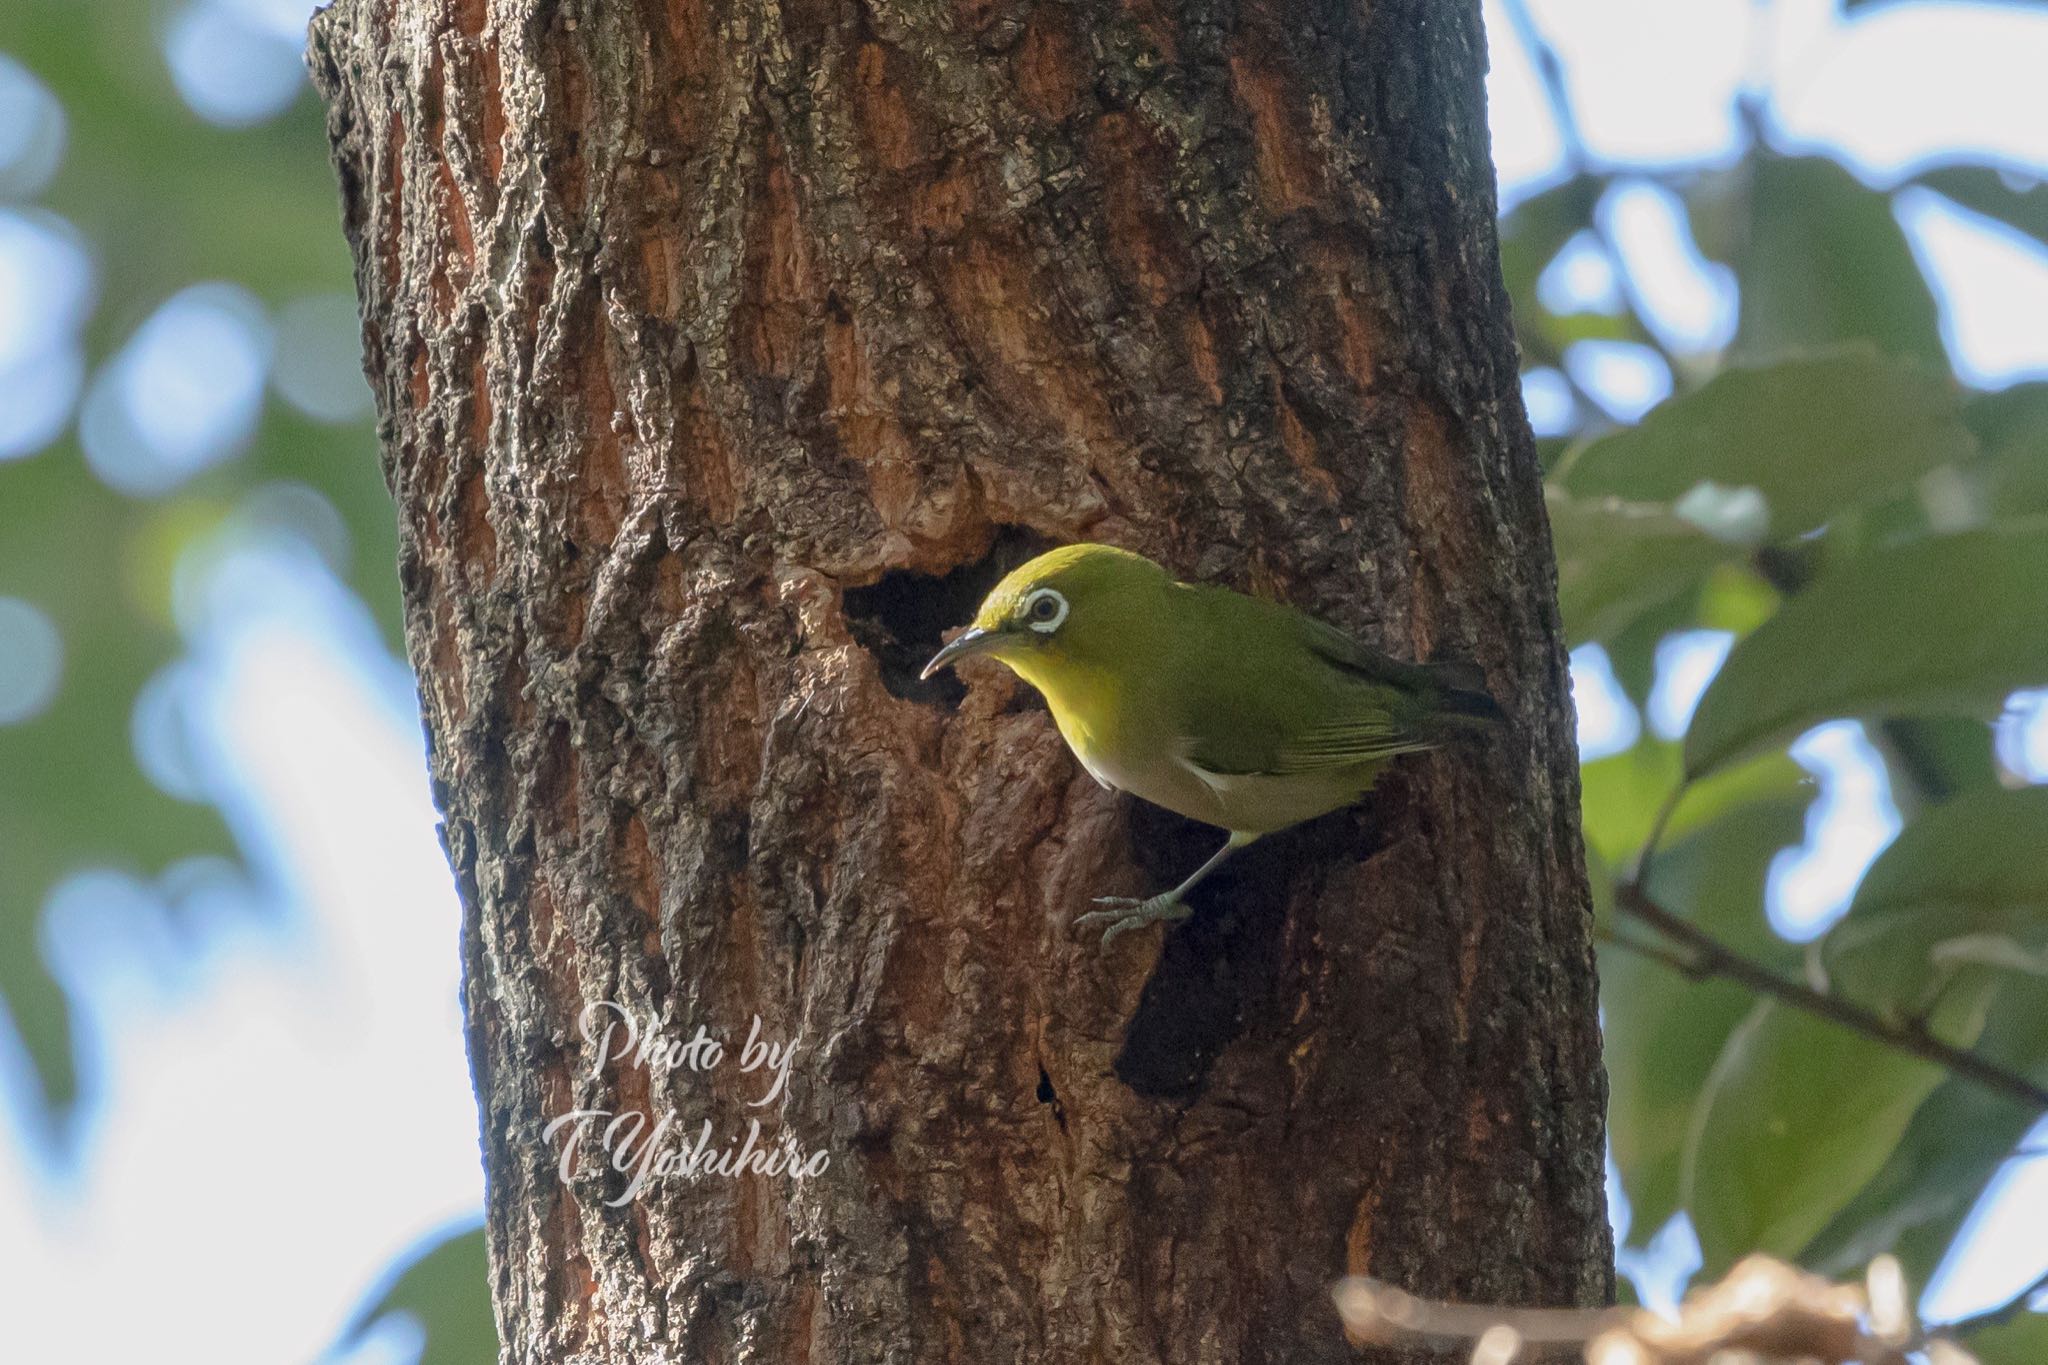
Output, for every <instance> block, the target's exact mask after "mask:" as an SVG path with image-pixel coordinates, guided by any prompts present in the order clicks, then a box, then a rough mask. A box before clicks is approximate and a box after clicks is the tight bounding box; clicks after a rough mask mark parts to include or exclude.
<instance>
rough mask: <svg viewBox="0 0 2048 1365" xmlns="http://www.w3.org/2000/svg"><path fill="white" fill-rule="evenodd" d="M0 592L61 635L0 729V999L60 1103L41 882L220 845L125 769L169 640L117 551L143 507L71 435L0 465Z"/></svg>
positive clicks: (61, 1029) (144, 870)
mask: <svg viewBox="0 0 2048 1365" xmlns="http://www.w3.org/2000/svg"><path fill="white" fill-rule="evenodd" d="M0 505H4V506H6V507H7V509H8V511H9V514H10V515H9V516H8V519H7V520H8V527H7V534H6V535H5V536H4V537H0V596H9V597H19V598H22V599H23V600H25V601H27V602H29V603H30V604H31V605H33V606H35V607H36V608H37V609H39V610H40V611H42V612H43V613H44V614H46V615H47V616H48V617H49V618H50V620H51V621H52V623H53V624H54V625H55V626H56V627H57V630H58V633H59V634H60V636H61V637H62V639H63V642H64V671H63V677H62V681H61V683H60V684H59V687H58V691H57V693H56V696H55V698H54V700H53V701H52V703H51V705H50V709H49V710H48V711H46V712H44V713H43V714H42V715H40V716H37V717H35V718H34V719H32V720H29V721H27V722H25V723H22V724H18V725H7V726H0V773H5V774H7V776H8V778H9V780H8V781H6V782H0V865H4V867H5V869H6V875H5V878H4V880H0V996H4V997H5V1000H6V1005H7V1011H8V1014H9V1016H10V1017H11V1018H12V1020H13V1022H14V1025H15V1028H16V1029H17V1031H18V1032H19V1034H20V1036H21V1039H22V1042H23V1045H24V1046H25V1047H26V1049H27V1051H28V1054H29V1057H30V1058H31V1060H32V1061H33V1062H34V1064H35V1067H36V1072H37V1075H38V1077H39V1078H40V1080H41V1082H42V1089H43V1098H44V1100H45V1102H46V1103H48V1104H49V1105H50V1106H51V1107H52V1108H55V1109H61V1108H63V1107H65V1106H66V1105H68V1104H69V1103H70V1102H71V1100H72V1099H73V1098H74V1094H75V1086H76V1077H75V1073H74V1069H73V1064H72V1058H71V1047H70V1032H69V1028H68V1025H67V1022H66V1016H67V1008H66V1004H65V1001H64V998H63V996H62V994H61V993H60V992H59V991H58V990H57V989H56V988H55V986H54V984H53V983H52V982H51V981H50V980H49V979H48V977H47V976H46V975H45V969H44V965H43V957H42V953H41V949H40V937H41V920H42V905H43V900H44V897H45V896H46V895H47V894H48V893H49V891H50V889H51V886H52V884H53V883H55V882H56V881H58V880H59V879H60V878H61V877H63V876H65V875H66V874H68V873H71V872H75V871H78V870H80V869H82V868H85V867H89V866H112V867H119V868H124V869H127V870H130V871H134V872H138V873H141V874H143V875H145V876H154V875H155V874H156V873H158V872H160V871H161V870H162V869H163V868H164V867H165V865H167V864H168V863H170V862H172V861H175V860H176V859H179V858H181V857H186V856H189V855H194V854H200V853H226V852H229V851H231V846H230V844H229V842H228V839H227V832H226V829H225V827H224V826H223V825H222V823H221V820H220V817H219V815H218V814H217V813H216V812H215V811H214V809H213V808H212V807H211V806H206V805H196V804H192V803H189V802H185V801H180V800H177V799H175V798H173V797H171V796H168V795H166V794H165V793H164V792H162V791H161V790H159V789H158V788H157V787H156V786H154V785H153V784H152V783H151V782H150V781H149V779H148V778H147V777H145V776H144V775H143V772H142V769H141V768H140V767H139V766H138V765H137V763H136V759H135V751H134V743H133V738H132V736H133V715H134V708H135V699H136V694H137V693H138V692H139V691H140V690H141V688H142V686H143V684H144V683H145V682H147V681H148V680H149V679H150V678H151V677H152V675H154V674H155V673H156V671H157V670H158V669H159V668H160V667H161V666H162V665H163V664H164V663H166V662H168V660H169V658H170V656H171V654H172V653H173V651H174V650H175V649H176V648H177V644H178V642H177V638H176V636H175V635H173V634H172V633H171V632H170V631H169V630H168V629H167V628H166V627H164V626H163V625H161V624H157V623H154V622H151V621H149V620H146V619H143V618H142V617H141V616H140V615H139V614H138V612H137V611H136V607H135V603H134V601H133V599H132V596H131V593H132V581H133V580H132V578H131V576H130V575H129V574H128V573H127V572H125V569H126V567H127V566H126V565H125V564H124V562H123V558H124V555H125V554H126V553H127V552H128V550H129V547H130V546H131V544H132V538H133V535H134V534H135V531H136V529H137V528H138V527H139V526H140V525H141V524H142V523H143V522H144V520H145V518H146V516H147V513H148V511H149V510H150V508H149V505H148V504H138V503H135V502H131V501H129V500H128V499H125V498H122V497H119V496H117V495H116V494H113V493H111V492H108V491H107V490H106V489H105V488H103V487H102V486H101V485H100V484H99V483H98V482H97V481H96V480H94V479H93V478H92V476H91V475H89V474H88V473H87V472H86V471H85V467H84V462H83V460H82V459H80V457H79V456H78V454H77V452H76V449H75V447H69V446H59V447H57V448H56V449H54V450H50V451H46V452H44V453H43V454H42V455H40V456H37V457H36V458H33V459H28V460H21V461H17V462H14V463H11V464H0Z"/></svg>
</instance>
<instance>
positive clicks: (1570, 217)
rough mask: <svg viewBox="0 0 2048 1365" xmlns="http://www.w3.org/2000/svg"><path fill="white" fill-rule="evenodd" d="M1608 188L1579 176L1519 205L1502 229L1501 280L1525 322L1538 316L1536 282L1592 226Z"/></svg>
mask: <svg viewBox="0 0 2048 1365" xmlns="http://www.w3.org/2000/svg"><path fill="white" fill-rule="evenodd" d="M1605 189H1606V183H1605V182H1604V181H1603V180H1601V179H1599V178H1598V177H1596V176H1590V175H1580V176H1574V177H1573V178H1572V179H1570V180H1567V181H1565V182H1564V183H1563V184H1562V185H1558V186H1556V187H1554V188H1552V189H1548V190H1545V191H1544V192H1543V193H1541V194H1538V195H1533V196H1531V197H1530V198H1528V199H1525V200H1523V201H1522V202H1521V203H1519V204H1517V205H1516V206H1515V208H1514V211H1513V212H1512V213H1510V214H1508V215H1507V216H1506V217H1504V218H1502V219H1501V223H1500V269H1501V277H1502V279H1503V280H1504V281H1505V282H1506V284H1507V287H1508V297H1509V298H1511V299H1513V300H1514V304H1515V312H1516V314H1517V315H1518V316H1519V317H1521V318H1522V319H1524V320H1525V321H1526V320H1527V319H1529V318H1533V317H1535V316H1536V315H1537V314H1538V313H1540V312H1541V311H1542V310H1541V309H1540V308H1539V307H1538V305H1537V303H1536V280H1537V278H1538V277H1539V276H1541V275H1542V274H1543V270H1544V267H1545V266H1548V265H1549V264H1550V263H1551V261H1552V260H1554V259H1555V258H1556V256H1557V253H1558V252H1560V251H1562V250H1564V244H1565V243H1566V242H1569V241H1570V240H1571V239H1572V238H1573V237H1574V236H1576V235H1578V234H1579V233H1580V232H1583V231H1585V230H1586V229H1587V228H1589V227H1591V226H1592V225H1593V210H1594V208H1595V207H1596V206H1597V205H1598V204H1599V202H1600V195H1601V193H1602V192H1603V191H1604V190H1605Z"/></svg>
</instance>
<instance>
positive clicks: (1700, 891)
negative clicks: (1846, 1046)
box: [1600, 799, 1805, 1232]
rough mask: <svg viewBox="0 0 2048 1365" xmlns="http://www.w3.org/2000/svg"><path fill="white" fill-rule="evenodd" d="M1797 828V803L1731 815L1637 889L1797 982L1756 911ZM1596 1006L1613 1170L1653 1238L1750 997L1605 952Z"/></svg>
mask: <svg viewBox="0 0 2048 1365" xmlns="http://www.w3.org/2000/svg"><path fill="white" fill-rule="evenodd" d="M1804 820H1805V803H1804V802H1803V801H1798V800H1789V799H1780V800H1775V801H1768V802H1762V803H1759V804H1754V805H1748V806H1743V807H1739V808H1737V809H1735V810H1733V811H1730V812H1728V813H1726V814H1725V815H1724V816H1723V817H1722V818H1721V819H1719V820H1717V821H1715V822H1714V823H1712V824H1710V825H1708V826H1706V827H1705V828H1704V829H1702V830H1700V831H1699V832H1697V833H1695V834H1694V835H1692V836H1691V837H1690V838H1687V839H1684V840H1681V841H1679V842H1677V843H1675V844H1673V845H1672V846H1671V847H1669V848H1667V849H1666V850H1665V852H1664V853H1663V854H1661V855H1660V856H1659V857H1658V858H1657V859H1656V860H1655V862H1654V863H1653V864H1652V865H1651V868H1650V880H1649V883H1648V888H1647V889H1648V891H1649V893H1650V895H1651V896H1652V897H1653V898H1654V899H1655V900H1656V901H1657V902H1658V904H1660V905H1663V906H1665V907H1666V908H1668V909H1670V910H1672V911H1673V912H1675V913H1677V914H1680V915H1683V916H1684V917H1685V918H1686V919H1687V920H1689V921H1691V922H1692V923H1694V924H1697V925H1698V926H1699V927H1700V928H1702V929H1704V930H1706V931H1707V932H1708V933H1710V934H1712V935H1714V937H1715V938H1717V939H1719V940H1720V941H1722V942H1724V943H1726V944H1728V945H1729V946H1730V947H1731V948H1734V949H1736V950H1737V951H1739V952H1742V953H1744V954H1746V955H1748V956H1751V957H1755V958H1758V959H1760V960H1763V961H1766V962H1769V963H1771V964H1772V965H1774V966H1776V967H1778V968H1779V969H1780V970H1784V971H1796V970H1797V962H1798V953H1797V950H1796V949H1794V948H1793V947H1792V946H1791V945H1789V944H1787V943H1785V942H1784V941H1783V940H1781V939H1779V938H1778V937H1777V936H1776V935H1774V934H1773V933H1772V932H1771V930H1770V926H1769V925H1768V924H1767V923H1766V922H1765V919H1764V913H1763V899H1764V883H1765V879H1766V877H1767V876H1768V874H1769V871H1770V865H1771V859H1772V858H1773V857H1774V856H1775V855H1776V854H1777V852H1778V851H1779V850H1780V849H1782V848H1785V847H1787V846H1789V845H1792V844H1796V843H1798V842H1799V840H1800V838H1801V836H1802V833H1803V831H1804V828H1805V825H1804ZM1600 1002H1601V1006H1602V1009H1603V1011H1604V1013H1605V1018H1606V1026H1605V1033H1604V1037H1605V1050H1606V1061H1607V1077H1608V1116H1609V1131H1610V1134H1611V1140H1612V1143H1613V1151H1614V1160H1615V1164H1616V1166H1617V1167H1619V1168H1620V1171H1621V1180H1622V1187H1623V1188H1624V1189H1625V1190H1627V1191H1628V1197H1629V1203H1630V1206H1631V1208H1632V1209H1633V1213H1634V1221H1635V1226H1636V1227H1639V1228H1642V1229H1644V1230H1645V1231H1646V1232H1647V1231H1654V1230H1655V1229H1657V1228H1659V1227H1661V1226H1663V1224H1664V1223H1665V1221H1666V1220H1668V1219H1669V1218H1670V1216H1671V1214H1672V1213H1673V1212H1675V1211H1676V1209H1677V1208H1678V1203H1679V1175H1680V1160H1681V1156H1682V1154H1683V1150H1684V1145H1685V1137H1686V1133H1687V1131H1688V1129H1689V1128H1690V1126H1691V1123H1692V1116H1693V1111H1694V1105H1695V1102H1696V1101H1697V1099H1698V1096H1699V1093H1700V1090H1701V1088H1702V1087H1703V1086H1704V1085H1705V1084H1706V1080H1707V1076H1708V1074H1709V1073H1710V1072H1711V1071H1712V1069H1713V1067H1714V1063H1715V1061H1716V1059H1718V1058H1719V1057H1720V1056H1721V1053H1722V1051H1723V1049H1724V1047H1725V1045H1726V1042H1727V1038H1728V1035H1729V1033H1730V1031H1731V1030H1733V1029H1734V1028H1735V1026H1736V1025H1737V1024H1738V1023H1740V1022H1741V1021H1742V1019H1743V1017H1744V1016H1745V1015H1746V1014H1747V1013H1748V1012H1749V1009H1750V1007H1751V1005H1752V1004H1753V1003H1754V997H1753V996H1752V995H1750V993H1749V992H1748V991H1746V990H1745V989H1743V988H1742V987H1740V986H1737V985H1733V984H1731V983H1728V982H1725V981H1713V980H1706V981H1694V980H1690V979H1688V978H1686V977H1685V976H1682V975H1680V974H1679V973H1677V972H1675V971H1673V970H1672V969H1671V968H1670V967H1668V966H1666V965H1664V964H1663V963H1661V962H1655V961H1652V960H1650V959H1649V958H1647V957H1644V956H1642V955H1641V954H1638V953H1634V952H1631V951H1629V950H1628V949H1626V948H1622V947H1613V946H1607V947H1603V948H1602V949H1601V953H1600Z"/></svg>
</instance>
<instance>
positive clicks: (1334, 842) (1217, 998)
mask: <svg viewBox="0 0 2048 1365" xmlns="http://www.w3.org/2000/svg"><path fill="white" fill-rule="evenodd" d="M1366 800H1367V801H1368V802H1370V801H1371V800H1372V798H1371V797H1367V798H1366ZM1130 831H1131V842H1132V846H1133V852H1134V853H1135V855H1136V861H1137V863H1138V865H1139V866H1140V867H1141V868H1142V869H1143V870H1144V875H1145V877H1146V882H1145V887H1146V890H1147V891H1152V890H1157V889H1158V888H1160V887H1164V886H1171V885H1172V884H1173V883H1175V882H1177V881H1179V880H1180V879H1181V878H1182V877H1185V876H1186V875H1187V874H1188V873H1189V872H1190V871H1191V870H1193V869H1194V868H1195V867H1197V866H1199V865H1200V864H1201V861H1202V860H1203V859H1204V858H1206V857H1208V856H1209V855H1210V854H1211V853H1214V852H1215V851H1216V845H1217V844H1218V842H1220V841H1221V839H1222V837H1223V836H1222V834H1221V832H1220V831H1217V830H1214V829H1211V828H1209V827H1208V826H1207V825H1201V824H1196V823H1195V822H1194V821H1192V820H1183V819H1181V818H1180V817H1178V816H1175V815H1170V814H1168V813H1167V812H1165V811H1162V810H1159V809H1157V808H1156V807H1153V806H1148V805H1145V804H1144V803H1142V802H1137V803H1134V804H1133V805H1132V807H1131V823H1130ZM1359 842H1360V829H1359V823H1358V819H1357V816H1356V815H1355V813H1354V812H1352V811H1333V812H1331V813H1330V814H1329V815H1325V816H1323V817H1322V818H1320V819H1318V820H1312V821H1310V822H1309V823H1308V824H1305V825H1298V826H1296V827H1294V828H1292V829H1285V830H1281V831H1279V832H1278V833H1276V834H1269V835H1267V836H1266V837H1265V838H1263V839H1260V840H1259V841H1258V842H1257V843H1254V844H1252V845H1251V846H1250V847H1248V848H1246V849H1244V850H1243V851H1241V852H1239V853H1237V854H1236V855H1234V856H1233V857H1232V858H1231V859H1230V860H1229V861H1228V862H1226V863H1224V864H1223V866H1222V867H1220V868H1218V869H1216V871H1215V873H1214V874H1213V875H1211V876H1210V877H1209V878H1208V879H1207V880H1206V881H1204V882H1203V883H1202V884H1201V885H1200V886H1198V887H1196V888H1195V889H1194V891H1193V892H1192V893H1191V894H1190V895H1189V897H1188V900H1189V903H1190V904H1192V905H1193V906H1194V909H1195V913H1194V914H1193V915H1192V916H1191V917H1190V918H1188V919H1187V920H1184V921H1183V922H1182V923H1181V924H1179V925H1178V926H1175V927H1170V928H1169V929H1168V930H1167V931H1166V934H1167V937H1166V943H1165V946H1164V949H1163V950H1162V951H1161V953H1160V955H1159V963H1158V965H1157V966H1156V967H1155V968H1154V969H1153V972H1152V976H1151V979H1150V980H1148V981H1147V982H1146V983H1145V989H1144V992H1143V994H1141V995H1140V996H1139V998H1138V1008H1137V1010H1136V1011H1135V1012H1134V1013H1133V1014H1132V1015H1131V1022H1130V1024H1129V1025H1128V1026H1127V1027H1126V1028H1125V1030H1124V1042H1123V1047H1122V1049H1121V1050H1119V1051H1118V1053H1117V1057H1116V1062H1115V1064H1114V1070H1115V1072H1116V1077H1117V1079H1118V1080H1120V1081H1122V1082H1123V1083H1124V1084H1125V1085H1127V1086H1129V1087H1130V1088H1131V1089H1132V1090H1135V1091H1136V1092H1138V1093H1139V1094H1141V1095H1148V1096H1152V1097H1154V1098H1158V1099H1185V1098H1187V1097H1189V1096H1191V1095H1193V1094H1195V1093H1196V1092H1198V1091H1200V1090H1201V1088H1202V1085H1203V1083H1204V1082H1205V1081H1206V1080H1207V1079H1208V1076H1209V1068H1210V1067H1211V1066H1212V1065H1213V1064H1214V1063H1215V1061H1216V1059H1217V1057H1219V1056H1221V1055H1222V1053H1223V1050H1224V1048H1226V1047H1228V1046H1229V1045H1230V1044H1231V1043H1233V1042H1235V1041H1237V1039H1239V1038H1240V1037H1244V1036H1247V1035H1248V1036H1250V1037H1253V1038H1257V1037H1259V1036H1261V1035H1262V1034H1264V1033H1266V1032H1268V1031H1270V1030H1272V1029H1283V1028H1285V1027H1286V1026H1287V1021H1286V1019H1285V1018H1284V1017H1283V1016H1284V1011H1282V1010H1281V1009H1280V1007H1279V994H1278V986H1279V980H1280V973H1281V965H1282V964H1281V961H1280V950H1281V944H1282V934H1283V930H1284V929H1285V925H1286V919H1287V901H1288V896H1289V892H1290V890H1291V888H1292V886H1293V884H1294V880H1295V873H1296V871H1297V870H1298V869H1299V868H1301V867H1302V866H1303V865H1305V864H1312V863H1318V862H1334V861H1336V860H1338V859H1339V858H1342V857H1344V856H1347V855H1349V856H1353V857H1355V856H1358V855H1357V852H1356V848H1357V845H1358V843H1359Z"/></svg>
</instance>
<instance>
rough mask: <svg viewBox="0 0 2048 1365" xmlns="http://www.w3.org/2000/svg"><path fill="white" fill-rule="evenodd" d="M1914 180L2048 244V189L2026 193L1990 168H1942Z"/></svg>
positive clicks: (2033, 187) (2037, 187)
mask: <svg viewBox="0 0 2048 1365" xmlns="http://www.w3.org/2000/svg"><path fill="white" fill-rule="evenodd" d="M1915 179H1916V180H1918V181H1919V183H1920V184H1922V185H1925V186H1927V188H1929V189H1931V190H1934V191H1935V192H1936V193H1938V194H1942V195H1945V196H1947V197H1948V198H1950V199H1953V200H1955V202H1956V203H1958V204H1960V205H1962V206H1963V207H1964V208H1966V209H1970V210H1972V211H1973V212H1976V213H1981V214H1983V215H1984V216H1985V217H1987V218H1996V219H1997V220H1998V221H1999V222H2001V223H2004V224H2005V225H2006V226H2007V227H2013V228H2018V229H2019V230H2020V231H2021V232H2024V233H2026V234H2027V235H2028V236H2030V237H2032V238H2034V239H2036V240H2037V241H2041V242H2048V185H2044V184H2041V183H2039V182H2036V183H2035V184H2033V185H2030V186H2029V187H2028V188H2026V189H2023V190H2018V189H2014V188H2013V187H2012V185H2011V183H2010V182H2009V181H2008V180H2007V179H2006V178H2005V177H2004V176H2003V175H2001V174H1999V173H1998V172H1997V171H1995V170H1993V169H1991V168H1990V167H1989V166H1942V167H1939V168H1937V169H1935V170H1931V171H1925V172H1922V173H1921V174H1920V175H1918V176H1916V177H1915Z"/></svg>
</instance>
